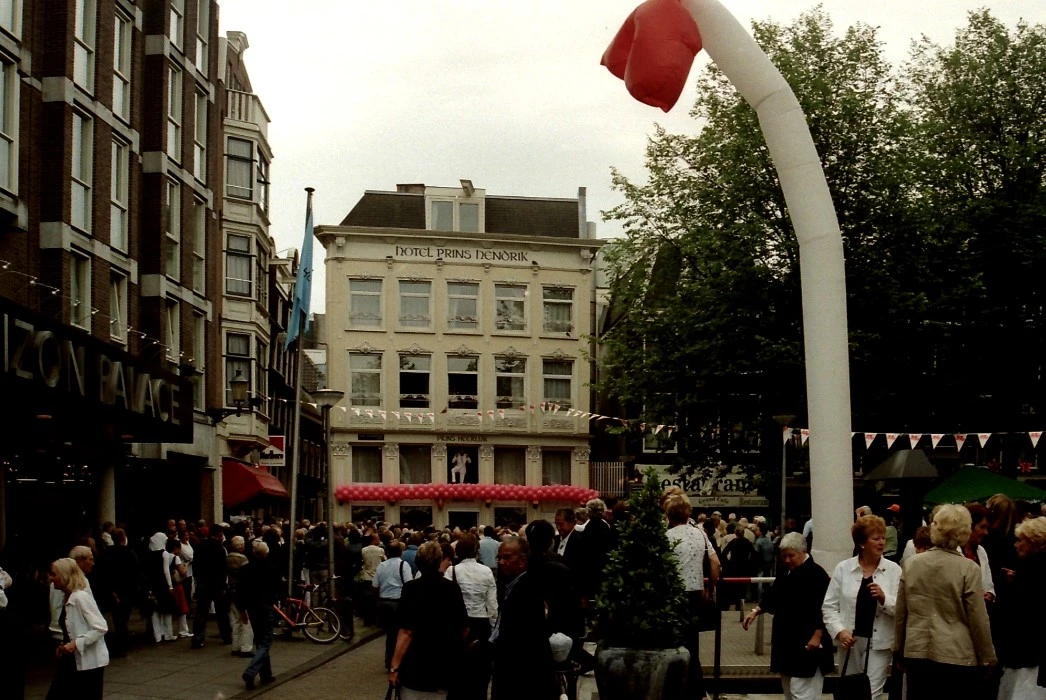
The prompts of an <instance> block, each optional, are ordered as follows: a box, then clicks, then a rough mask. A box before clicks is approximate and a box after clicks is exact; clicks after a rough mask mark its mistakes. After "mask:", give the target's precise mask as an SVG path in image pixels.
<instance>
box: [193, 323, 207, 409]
mask: <svg viewBox="0 0 1046 700" xmlns="http://www.w3.org/2000/svg"><path fill="white" fill-rule="evenodd" d="M192 321H193V336H192V346H193V367H194V368H195V369H196V375H195V376H194V377H193V409H195V410H197V411H202V410H203V409H204V408H206V404H207V378H206V377H207V375H206V372H207V316H206V314H204V313H203V312H201V311H197V310H196V309H193V315H192Z"/></svg>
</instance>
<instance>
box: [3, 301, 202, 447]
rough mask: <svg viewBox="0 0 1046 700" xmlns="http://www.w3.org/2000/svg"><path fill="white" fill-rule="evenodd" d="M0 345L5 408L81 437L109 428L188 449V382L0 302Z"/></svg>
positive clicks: (81, 333) (156, 364) (190, 424)
mask: <svg viewBox="0 0 1046 700" xmlns="http://www.w3.org/2000/svg"><path fill="white" fill-rule="evenodd" d="M0 339H2V343H3V354H2V356H0V391H2V395H3V396H4V398H5V403H6V405H7V406H8V407H9V409H10V408H11V407H14V409H15V410H18V411H20V412H23V411H24V415H26V416H30V417H31V416H39V415H48V416H51V417H52V418H56V419H58V420H65V419H68V421H69V422H70V423H71V424H75V426H77V427H82V428H84V429H85V430H88V431H91V430H97V429H99V428H100V427H102V426H109V427H111V428H112V430H111V434H112V435H113V436H115V437H121V438H123V439H125V440H128V441H133V442H161V441H162V442H179V443H184V442H192V430H193V419H192V387H191V385H190V382H189V379H188V378H186V377H180V376H178V375H175V374H173V373H171V372H168V371H167V370H165V369H162V368H161V367H160V366H159V362H153V363H149V362H146V361H143V357H142V356H137V355H131V354H130V353H127V352H126V351H124V350H122V349H120V348H118V347H115V346H113V345H109V344H108V343H104V342H102V341H100V340H98V339H97V338H95V337H93V336H92V335H90V334H89V333H87V332H85V331H83V330H81V329H78V328H74V327H72V326H66V325H63V324H61V323H58V322H56V321H54V320H51V319H48V318H47V317H45V316H42V315H40V314H38V313H35V312H33V311H30V310H29V309H26V308H24V307H22V306H19V305H17V304H14V303H13V302H10V301H8V300H7V299H3V298H0ZM161 350H162V349H161ZM144 357H145V358H148V354H147V353H146V354H144ZM8 399H10V400H8Z"/></svg>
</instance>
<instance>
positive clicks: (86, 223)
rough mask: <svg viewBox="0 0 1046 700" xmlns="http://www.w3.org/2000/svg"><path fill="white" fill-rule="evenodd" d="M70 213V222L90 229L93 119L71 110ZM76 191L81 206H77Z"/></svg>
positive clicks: (80, 228) (80, 227)
mask: <svg viewBox="0 0 1046 700" xmlns="http://www.w3.org/2000/svg"><path fill="white" fill-rule="evenodd" d="M72 139H73V143H72V149H71V150H72V177H71V185H70V187H71V189H72V215H71V216H70V223H71V224H72V225H73V227H74V228H77V229H79V230H81V231H83V232H85V233H90V231H91V218H92V217H91V213H92V212H91V185H92V173H93V167H94V121H93V120H92V119H91V118H90V117H87V116H85V115H83V114H81V113H80V112H73V132H72ZM77 193H79V197H80V198H82V207H78V206H77V199H78V197H77Z"/></svg>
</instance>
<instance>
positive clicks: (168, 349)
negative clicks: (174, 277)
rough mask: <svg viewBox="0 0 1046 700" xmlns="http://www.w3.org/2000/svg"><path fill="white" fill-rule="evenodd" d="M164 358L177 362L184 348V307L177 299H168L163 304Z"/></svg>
mask: <svg viewBox="0 0 1046 700" xmlns="http://www.w3.org/2000/svg"><path fill="white" fill-rule="evenodd" d="M163 319H164V341H165V342H164V356H165V357H166V358H167V359H168V360H170V361H171V362H177V361H178V356H179V355H180V354H181V348H182V305H181V303H180V302H179V301H178V299H176V298H175V297H167V298H166V299H164V304H163Z"/></svg>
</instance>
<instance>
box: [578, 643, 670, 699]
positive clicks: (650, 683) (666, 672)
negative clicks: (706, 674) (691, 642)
mask: <svg viewBox="0 0 1046 700" xmlns="http://www.w3.org/2000/svg"><path fill="white" fill-rule="evenodd" d="M689 663H690V652H688V651H687V650H686V649H684V648H683V647H679V648H677V649H630V648H628V647H604V646H602V645H600V646H599V647H598V648H597V649H596V687H597V688H598V689H599V700H679V698H682V697H683V691H684V688H685V687H686V669H687V665H688V664H689Z"/></svg>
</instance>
